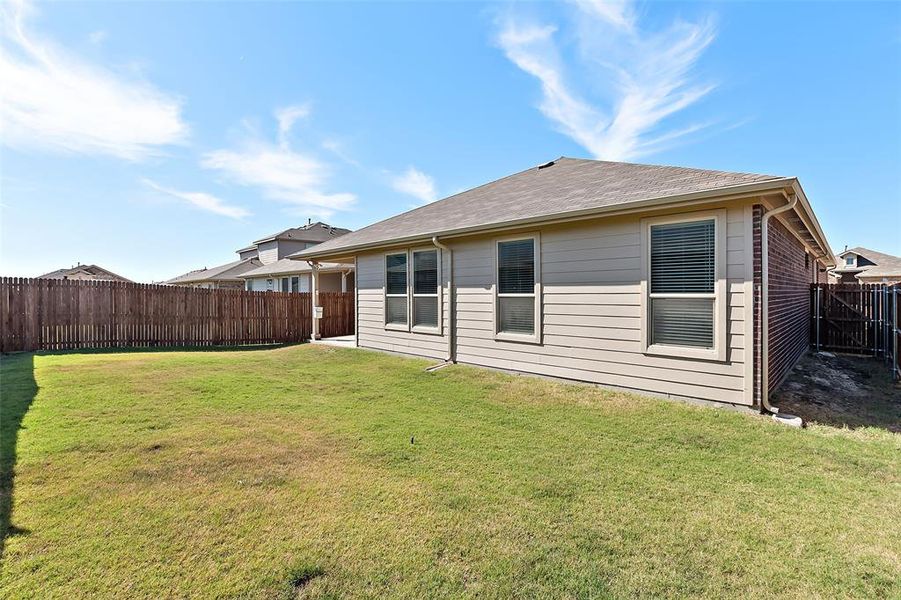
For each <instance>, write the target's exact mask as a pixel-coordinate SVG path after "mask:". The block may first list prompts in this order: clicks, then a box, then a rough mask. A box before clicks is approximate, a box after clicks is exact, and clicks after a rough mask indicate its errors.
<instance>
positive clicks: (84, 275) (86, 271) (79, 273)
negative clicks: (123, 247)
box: [37, 265, 132, 283]
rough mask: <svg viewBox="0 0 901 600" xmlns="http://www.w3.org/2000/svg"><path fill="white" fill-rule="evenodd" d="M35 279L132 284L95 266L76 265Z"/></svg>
mask: <svg viewBox="0 0 901 600" xmlns="http://www.w3.org/2000/svg"><path fill="white" fill-rule="evenodd" d="M37 279H80V280H94V281H123V282H126V283H132V281H131V279H126V278H124V277H122V276H121V275H116V274H115V273H113V272H112V271H108V270H107V269H104V268H103V267H98V266H97V265H76V266H74V267H72V268H69V269H57V270H56V271H51V272H49V273H44V274H43V275H39V276H38V277H37Z"/></svg>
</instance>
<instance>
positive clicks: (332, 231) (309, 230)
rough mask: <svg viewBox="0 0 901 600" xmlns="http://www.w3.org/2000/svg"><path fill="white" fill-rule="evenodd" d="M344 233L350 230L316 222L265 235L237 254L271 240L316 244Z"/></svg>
mask: <svg viewBox="0 0 901 600" xmlns="http://www.w3.org/2000/svg"><path fill="white" fill-rule="evenodd" d="M345 233H350V229H343V228H341V227H332V226H331V225H329V224H328V223H323V222H322V221H317V222H315V223H310V224H308V225H304V226H303V227H292V228H291V229H284V230H282V231H279V232H277V233H273V234H272V235H267V236H266V237H263V238H260V239H258V240H256V241H255V242H254V243H253V245H251V246H248V247H247V248H242V249H241V250H238V252H241V251H243V250H250V249H251V248H253V246H254V245H256V244H262V243H263V242H271V241H273V240H295V241H299V242H315V243H317V244H318V243H321V242H326V241H328V240H331V239H334V238H336V237H339V236H341V235H344V234H345Z"/></svg>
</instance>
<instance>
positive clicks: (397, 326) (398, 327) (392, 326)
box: [382, 249, 412, 331]
mask: <svg viewBox="0 0 901 600" xmlns="http://www.w3.org/2000/svg"><path fill="white" fill-rule="evenodd" d="M399 255H404V256H406V259H407V262H406V265H407V285H406V288H405V290H404V293H403V294H389V293H388V257H389V256H399ZM401 297H403V298H405V299H406V305H407V322H406V323H403V324H401V323H389V322H388V298H401ZM382 313H383V314H382V323H383V324H384V326H385V329H389V330H392V331H410V322H411V321H412V319H410V251H409V249H402V250H392V251H391V252H385V253H384V254H383V255H382Z"/></svg>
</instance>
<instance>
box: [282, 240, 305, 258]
mask: <svg viewBox="0 0 901 600" xmlns="http://www.w3.org/2000/svg"><path fill="white" fill-rule="evenodd" d="M311 245H314V244H310V243H309V242H299V241H295V240H279V241H278V258H279V260H281V259H282V258H285V257H286V256H288V255H289V254H294V253H295V252H300V251H301V250H305V249H306V248H307V247H308V246H311Z"/></svg>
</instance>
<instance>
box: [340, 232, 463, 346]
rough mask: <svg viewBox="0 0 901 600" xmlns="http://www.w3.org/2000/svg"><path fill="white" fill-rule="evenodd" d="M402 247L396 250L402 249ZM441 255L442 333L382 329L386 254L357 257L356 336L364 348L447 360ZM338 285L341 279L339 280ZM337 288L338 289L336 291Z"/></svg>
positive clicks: (444, 269) (444, 276)
mask: <svg viewBox="0 0 901 600" xmlns="http://www.w3.org/2000/svg"><path fill="white" fill-rule="evenodd" d="M403 249H404V248H399V250H403ZM439 252H440V254H441V303H442V310H441V323H442V327H441V334H440V335H439V334H432V333H418V332H411V331H397V330H394V329H386V328H385V253H384V252H373V253H368V254H361V255H359V256H358V257H357V271H356V275H357V282H356V283H357V302H358V310H357V335H358V344H359V346H360V347H363V348H375V349H377V350H388V351H390V352H402V353H405V354H415V355H417V356H425V357H427V358H434V359H437V360H444V359H446V358H447V357H448V335H447V331H448V289H449V282H448V269H449V267H450V264H449V262H448V259H447V255H446V254H447V253H445V252H441V251H439ZM339 284H340V280H339ZM339 289H340V288H339Z"/></svg>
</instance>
